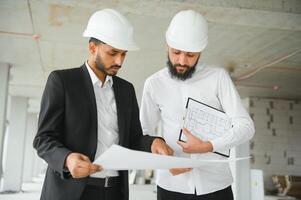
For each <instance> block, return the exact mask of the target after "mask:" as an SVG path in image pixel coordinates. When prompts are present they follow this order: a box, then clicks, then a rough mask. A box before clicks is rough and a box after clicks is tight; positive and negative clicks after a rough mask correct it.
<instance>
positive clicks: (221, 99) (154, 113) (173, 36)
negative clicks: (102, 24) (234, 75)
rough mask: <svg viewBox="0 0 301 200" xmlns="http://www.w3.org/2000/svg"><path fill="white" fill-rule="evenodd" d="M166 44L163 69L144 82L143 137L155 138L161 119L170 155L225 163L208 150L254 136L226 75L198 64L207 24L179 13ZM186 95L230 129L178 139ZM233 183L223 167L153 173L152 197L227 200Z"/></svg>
mask: <svg viewBox="0 0 301 200" xmlns="http://www.w3.org/2000/svg"><path fill="white" fill-rule="evenodd" d="M166 41H167V44H168V62H167V67H165V68H164V69H162V70H160V71H158V72H157V73H155V74H153V75H152V76H150V77H149V78H147V80H146V82H145V86H144V91H143V97H142V103H141V110H140V120H141V124H142V129H143V133H144V134H149V135H153V134H155V128H156V127H157V126H158V122H159V121H161V126H162V136H163V138H164V139H165V141H166V143H167V144H168V145H169V146H170V147H171V148H172V149H173V150H174V155H175V156H182V157H191V158H195V159H198V158H208V159H225V158H224V157H223V156H222V155H219V154H216V153H213V152H218V151H219V152H220V151H223V152H224V151H225V150H228V149H230V148H232V147H234V146H236V145H238V144H241V143H243V142H246V141H248V140H249V139H250V138H252V136H253V135H254V124H253V122H252V120H251V118H250V117H249V115H248V113H247V112H246V110H245V108H244V107H243V105H242V103H241V99H240V97H239V95H238V93H237V91H236V89H235V86H234V85H233V83H232V81H231V79H230V77H229V75H228V74H227V73H226V71H225V70H224V69H222V68H212V67H208V66H207V65H206V64H204V63H203V62H201V53H202V51H203V50H204V49H205V47H206V45H207V23H206V20H205V19H204V18H203V16H202V15H200V14H199V13H197V12H195V11H192V10H185V11H181V12H179V13H178V14H176V15H175V16H174V18H173V19H172V21H171V23H170V25H169V28H168V30H167V32H166ZM189 97H191V98H193V99H196V100H198V101H201V102H203V103H205V104H207V105H210V106H212V107H214V108H216V109H219V110H223V111H224V112H225V113H226V114H227V115H228V116H229V117H230V118H231V119H232V128H230V129H229V130H228V131H227V132H226V133H225V134H223V136H221V137H219V138H215V139H212V140H210V141H203V140H202V139H201V138H198V137H196V136H194V135H193V134H191V133H190V131H189V130H187V129H183V133H184V134H185V136H186V138H187V141H186V142H180V141H178V139H179V133H180V131H181V129H182V126H181V125H182V121H183V116H184V113H185V104H186V102H187V99H188V98H189ZM232 181H233V180H232V175H231V172H230V168H229V164H227V163H226V164H225V163H222V164H220V163H215V164H206V165H204V166H202V167H200V168H194V169H170V170H158V173H157V181H156V182H157V185H158V187H157V189H158V193H157V198H158V200H171V199H172V200H185V199H187V200H188V199H194V200H201V199H206V200H208V199H214V200H232V199H233V194H232V190H231V183H232Z"/></svg>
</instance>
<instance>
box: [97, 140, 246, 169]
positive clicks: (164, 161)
mask: <svg viewBox="0 0 301 200" xmlns="http://www.w3.org/2000/svg"><path fill="white" fill-rule="evenodd" d="M249 158H250V157H244V158H236V159H231V158H228V159H223V160H204V159H197V160H196V159H191V158H180V157H173V156H164V155H158V154H152V153H147V152H142V151H134V150H130V149H127V148H124V147H121V146H119V145H112V146H111V147H110V148H109V149H108V150H107V151H106V152H104V153H103V154H102V155H101V156H99V157H98V158H97V159H95V161H94V163H95V164H99V165H101V166H102V167H103V168H104V169H113V170H130V169H171V168H186V167H191V168H195V167H201V166H202V165H204V164H208V163H227V162H235V161H238V160H244V159H249Z"/></svg>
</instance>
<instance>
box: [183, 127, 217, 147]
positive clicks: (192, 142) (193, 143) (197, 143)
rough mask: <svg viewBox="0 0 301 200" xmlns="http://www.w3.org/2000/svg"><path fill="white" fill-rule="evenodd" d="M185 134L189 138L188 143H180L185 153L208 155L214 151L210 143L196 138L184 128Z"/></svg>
mask: <svg viewBox="0 0 301 200" xmlns="http://www.w3.org/2000/svg"><path fill="white" fill-rule="evenodd" d="M183 133H184V135H185V136H186V138H187V141H186V142H182V141H178V142H177V143H178V145H180V146H181V147H182V150H183V152H185V153H207V152H212V151H213V146H212V144H211V142H209V141H203V140H201V139H200V138H198V137H196V136H194V135H193V134H192V133H191V132H190V131H189V130H187V129H186V128H183Z"/></svg>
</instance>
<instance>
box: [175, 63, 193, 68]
mask: <svg viewBox="0 0 301 200" xmlns="http://www.w3.org/2000/svg"><path fill="white" fill-rule="evenodd" d="M174 67H185V68H190V66H189V65H181V64H174Z"/></svg>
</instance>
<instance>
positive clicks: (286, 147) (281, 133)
mask: <svg viewBox="0 0 301 200" xmlns="http://www.w3.org/2000/svg"><path fill="white" fill-rule="evenodd" d="M249 103H250V108H249V112H250V115H251V117H252V118H253V120H254V123H255V129H256V133H255V136H254V137H253V139H252V140H251V142H250V153H251V154H252V156H253V159H252V160H251V168H252V169H262V170H263V173H264V180H265V190H266V191H270V190H273V189H274V186H273V183H272V179H271V176H272V175H274V174H277V175H297V176H301V101H293V100H280V99H267V98H254V97H253V98H250V102H249Z"/></svg>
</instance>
